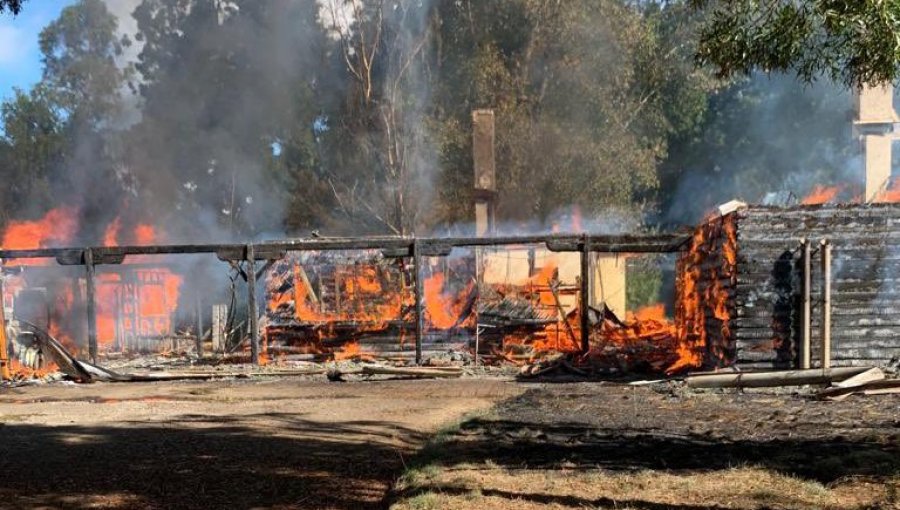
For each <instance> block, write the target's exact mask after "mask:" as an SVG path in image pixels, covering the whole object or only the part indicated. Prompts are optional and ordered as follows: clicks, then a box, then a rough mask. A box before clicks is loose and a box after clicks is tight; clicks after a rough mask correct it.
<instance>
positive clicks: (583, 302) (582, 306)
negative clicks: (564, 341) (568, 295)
mask: <svg viewBox="0 0 900 510" xmlns="http://www.w3.org/2000/svg"><path fill="white" fill-rule="evenodd" d="M590 243H591V241H590V239H589V238H588V236H584V240H583V241H582V245H581V282H580V283H581V286H580V292H579V293H578V313H579V319H581V352H588V351H589V350H590V349H591V319H590V317H589V306H590V301H591V298H590V296H591V244H590ZM563 320H565V317H563Z"/></svg>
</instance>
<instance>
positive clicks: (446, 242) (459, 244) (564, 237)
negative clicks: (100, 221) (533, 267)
mask: <svg viewBox="0 0 900 510" xmlns="http://www.w3.org/2000/svg"><path fill="white" fill-rule="evenodd" d="M689 239H690V237H689V235H688V234H681V233H678V234H624V235H577V234H549V235H527V236H498V237H424V238H414V237H328V238H314V239H288V240H278V241H264V242H261V243H258V244H254V248H255V253H254V258H255V259H257V260H275V259H279V258H282V257H283V256H284V255H285V253H287V252H288V251H349V250H380V251H381V252H382V253H383V254H384V255H385V256H388V257H409V256H412V254H413V247H414V245H416V246H418V248H419V250H420V251H419V253H420V254H421V255H424V256H444V255H448V254H449V253H450V251H451V250H452V249H453V248H470V247H476V246H516V245H530V244H543V245H545V246H546V247H547V248H548V249H549V250H551V251H560V252H577V251H581V250H582V249H583V246H584V244H585V243H587V244H588V246H590V251H592V252H600V253H674V252H678V251H681V250H682V249H683V248H684V246H685V245H686V243H687V241H688V240H689ZM246 246H247V245H246V244H163V245H146V246H101V247H82V248H77V247H68V248H39V249H29V250H0V259H3V260H14V259H32V258H33V259H40V258H43V259H47V258H52V259H56V261H57V262H58V263H59V264H61V265H84V262H85V260H84V258H85V257H84V254H85V251H86V250H88V249H90V250H91V252H92V254H93V261H94V264H95V265H99V264H121V263H122V262H124V260H125V258H126V257H127V256H129V255H189V254H212V255H216V256H217V257H218V258H219V259H220V260H243V259H244V258H245V257H246Z"/></svg>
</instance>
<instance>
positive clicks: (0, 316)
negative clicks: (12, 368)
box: [0, 275, 12, 381]
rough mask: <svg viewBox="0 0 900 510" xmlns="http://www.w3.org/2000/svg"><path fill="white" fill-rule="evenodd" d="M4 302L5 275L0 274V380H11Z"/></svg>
mask: <svg viewBox="0 0 900 510" xmlns="http://www.w3.org/2000/svg"><path fill="white" fill-rule="evenodd" d="M4 308H5V305H4V302H3V275H0V380H3V381H9V380H11V379H12V374H10V373H9V350H8V349H9V346H7V340H6V311H5V310H4Z"/></svg>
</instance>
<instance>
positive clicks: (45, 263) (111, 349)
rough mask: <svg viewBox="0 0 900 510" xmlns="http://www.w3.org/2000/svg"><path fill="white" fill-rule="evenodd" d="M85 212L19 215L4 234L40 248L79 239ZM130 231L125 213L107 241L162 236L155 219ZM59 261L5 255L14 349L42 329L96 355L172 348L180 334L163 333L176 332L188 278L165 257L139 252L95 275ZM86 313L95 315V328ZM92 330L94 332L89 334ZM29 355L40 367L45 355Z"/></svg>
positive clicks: (11, 241)
mask: <svg viewBox="0 0 900 510" xmlns="http://www.w3.org/2000/svg"><path fill="white" fill-rule="evenodd" d="M77 217H78V215H77V211H74V210H70V209H67V208H58V209H53V210H51V211H50V212H48V213H47V214H46V215H45V216H44V217H43V218H40V219H37V220H32V221H18V222H12V223H11V224H10V225H9V226H8V227H7V229H6V230H5V232H4V234H3V240H2V246H3V247H4V249H11V250H40V249H43V248H47V247H49V246H61V245H67V244H71V243H72V242H73V241H74V240H75V239H77V238H78V235H79V225H78V222H77ZM128 230H129V231H128V232H125V231H124V229H123V227H122V220H121V219H119V218H116V219H115V220H114V221H112V222H111V223H110V224H109V225H108V226H107V227H106V229H105V232H104V236H103V243H104V245H105V246H116V245H118V244H119V241H120V239H122V240H124V241H127V242H135V243H139V244H142V245H147V244H152V243H155V242H158V239H159V236H158V234H157V232H156V231H155V229H154V228H153V227H152V226H150V225H147V224H141V223H138V224H136V225H135V226H134V227H133V228H131V229H128ZM58 259H59V257H57V261H58ZM57 261H54V260H53V259H52V258H48V257H36V258H27V257H26V258H14V259H9V260H4V261H3V265H2V272H3V275H2V277H3V284H2V304H3V308H4V315H5V317H6V318H7V319H8V322H9V326H10V328H9V330H10V331H9V333H10V334H9V336H10V337H11V339H12V342H11V345H12V346H13V348H15V349H19V350H23V349H24V350H27V349H28V343H29V338H31V335H34V334H42V333H47V334H49V335H51V336H52V337H53V338H55V339H57V340H59V341H60V342H61V343H62V344H63V345H65V346H66V347H67V348H68V349H69V350H71V351H72V352H74V353H80V354H82V355H84V356H91V357H94V358H95V357H96V355H97V354H98V353H101V354H107V353H123V352H131V353H136V352H162V351H165V350H168V349H170V348H172V346H173V345H174V344H173V342H172V341H169V342H164V341H162V340H165V339H169V340H172V339H174V337H175V335H174V333H175V316H176V310H177V309H178V307H179V302H180V293H181V286H182V280H183V277H182V276H181V275H180V274H178V272H177V271H175V270H173V269H172V268H171V267H169V265H168V264H167V263H166V262H165V261H160V260H159V259H156V260H151V259H149V258H147V257H146V256H136V257H132V258H130V259H129V260H127V261H124V262H125V263H123V264H116V265H111V266H106V267H105V268H104V270H103V271H102V272H99V273H96V274H95V273H94V272H93V268H92V272H91V275H90V277H89V276H88V275H87V274H86V273H85V271H84V270H83V269H82V268H80V267H78V266H73V265H60V264H57V263H56V262H57ZM79 262H80V261H79ZM79 265H80V263H79ZM89 310H90V312H89ZM85 317H90V320H92V321H93V323H94V324H93V326H92V327H89V326H88V322H90V320H89V321H85ZM90 329H93V335H94V336H95V338H93V339H90V338H89V337H90V336H91V335H90V334H89V330H90ZM94 346H95V347H96V349H95V348H94ZM16 357H17V356H14V360H15V358H16ZM28 361H29V363H27V365H30V366H32V367H33V368H37V367H39V366H40V364H41V363H40V360H33V359H30V360H28Z"/></svg>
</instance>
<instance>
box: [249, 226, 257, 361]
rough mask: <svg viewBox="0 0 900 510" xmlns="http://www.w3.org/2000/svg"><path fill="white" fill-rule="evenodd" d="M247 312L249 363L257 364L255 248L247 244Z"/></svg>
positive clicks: (251, 244)
mask: <svg viewBox="0 0 900 510" xmlns="http://www.w3.org/2000/svg"><path fill="white" fill-rule="evenodd" d="M246 262H247V270H246V273H247V312H248V314H249V320H250V363H253V364H254V365H258V364H259V315H258V314H259V309H258V307H257V305H256V247H255V246H254V245H253V243H249V244H247V248H246Z"/></svg>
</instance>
